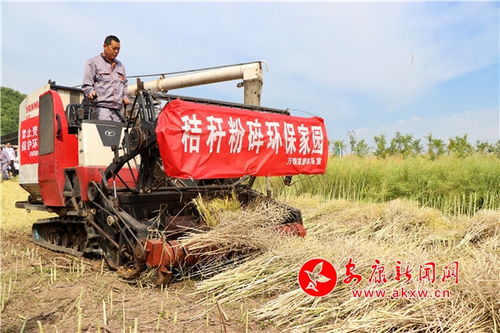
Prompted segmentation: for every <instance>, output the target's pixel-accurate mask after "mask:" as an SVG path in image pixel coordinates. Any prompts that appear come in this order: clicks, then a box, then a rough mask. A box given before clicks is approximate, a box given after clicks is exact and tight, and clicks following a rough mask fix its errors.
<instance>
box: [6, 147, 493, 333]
mask: <svg viewBox="0 0 500 333" xmlns="http://www.w3.org/2000/svg"><path fill="white" fill-rule="evenodd" d="M330 163H331V165H330V166H329V168H328V172H327V174H326V175H325V176H315V177H309V178H306V177H300V179H299V177H297V178H298V179H295V178H294V179H295V181H296V183H295V184H294V185H293V186H291V187H285V186H283V185H282V184H281V183H280V182H278V181H277V180H271V182H269V188H270V189H272V190H273V192H274V194H275V195H277V196H278V198H279V199H280V200H282V201H284V202H286V203H288V204H290V205H291V206H294V207H297V208H299V209H301V211H302V214H303V218H304V225H305V227H306V229H307V232H308V234H307V236H306V237H305V238H298V237H283V236H280V235H279V234H277V233H276V232H274V225H273V221H274V220H275V219H276V218H277V217H279V214H283V212H281V211H280V210H279V209H278V208H277V207H273V206H269V205H267V206H265V205H264V206H262V205H256V206H255V207H250V208H248V209H245V210H242V209H239V208H237V207H236V208H235V207H230V208H231V209H218V210H217V209H214V210H210V209H209V208H206V209H209V210H210V211H209V213H210V216H211V220H212V223H211V225H213V228H212V229H211V230H210V231H208V232H207V233H205V234H195V235H188V236H187V237H186V239H185V240H184V241H185V242H188V243H191V244H201V245H200V246H201V247H203V246H206V247H207V248H210V247H211V246H212V245H214V244H217V245H218V247H217V249H218V253H217V254H212V255H214V256H219V259H220V260H218V261H207V263H206V264H203V265H200V266H199V267H196V268H195V269H191V270H186V272H184V273H183V274H179V275H178V276H177V279H176V280H175V281H174V282H173V283H171V284H170V285H169V286H168V287H165V288H158V287H154V286H153V285H152V284H151V282H150V281H149V280H148V277H149V276H148V274H149V273H148V272H147V273H145V274H143V276H141V278H139V279H137V280H135V281H133V282H131V281H125V280H122V279H120V278H119V277H118V275H117V274H116V273H115V272H113V271H110V270H109V269H107V267H106V265H105V263H104V262H103V260H101V259H89V258H75V257H71V256H68V255H64V254H60V253H55V252H52V251H49V250H46V249H43V248H40V247H38V246H36V245H34V244H32V243H31V242H30V238H31V236H30V227H31V223H32V222H33V221H34V220H36V219H38V218H43V217H46V216H48V214H45V213H40V212H31V213H27V212H24V211H22V210H18V209H15V208H14V202H15V201H17V200H25V199H26V194H25V192H24V191H23V190H22V189H21V188H20V187H19V185H18V184H17V182H16V181H14V180H10V181H5V182H2V183H1V185H0V189H1V192H2V199H1V203H2V207H1V208H2V216H1V222H2V227H1V268H2V270H1V296H0V297H1V298H0V307H1V308H0V310H1V331H2V332H21V331H23V332H171V331H176V332H177V331H178V332H388V331H391V332H498V331H499V330H500V297H499V296H498V290H500V278H499V277H500V260H499V259H500V258H499V256H500V206H499V202H500V195H499V186H498V184H500V178H499V177H500V170H499V168H500V167H499V163H498V159H495V158H489V157H484V158H483V157H475V156H473V157H470V158H469V159H468V160H466V161H465V160H463V159H462V160H458V159H454V158H442V159H438V160H436V161H432V162H431V161H429V160H425V159H423V158H419V157H417V158H414V159H412V158H410V159H405V160H402V159H389V160H376V159H371V158H365V159H358V158H351V157H349V158H334V159H332V160H331V162H330ZM258 185H259V186H260V187H261V189H262V190H264V191H265V190H266V183H265V182H264V181H261V182H260V183H259V184H258ZM229 206H231V205H226V206H225V208H228V207H229ZM206 213H207V212H206ZM229 252H232V253H234V252H237V253H238V254H239V257H237V259H234V258H233V260H231V261H224V258H225V257H224V254H225V253H229ZM318 257H319V258H323V259H326V260H328V261H330V262H331V263H332V264H333V266H334V267H335V269H336V271H337V285H336V286H335V288H334V289H333V291H332V292H331V293H329V294H328V295H326V296H324V297H311V296H308V295H306V294H305V293H304V292H303V291H302V290H301V289H300V287H299V285H298V283H297V274H298V272H299V270H300V268H301V266H302V265H303V264H304V263H305V262H306V261H307V260H308V259H311V258H318ZM350 264H355V268H354V270H353V272H354V273H356V274H358V275H359V277H360V281H359V283H352V281H351V282H349V281H348V277H349V274H348V268H349V267H350ZM431 266H433V267H434V268H435V271H434V273H435V276H434V277H435V278H434V279H432V280H430V279H429V275H427V276H424V278H422V275H423V274H422V273H423V272H429V271H428V270H425V269H426V268H429V267H431ZM381 267H382V268H383V270H382V271H381V270H380V268H381ZM397 267H401V270H402V271H403V272H404V274H403V278H401V279H397V278H396V277H398V274H397ZM453 267H455V270H453V269H452V268H453ZM351 268H352V267H351ZM375 273H381V274H382V275H383V276H382V275H379V276H378V277H379V278H382V277H383V279H381V280H380V279H377V278H375V279H372V278H373V277H374V276H375V277H377V275H376V274H375ZM403 289H404V290H406V291H407V292H401V293H399V294H397V295H396V294H394V292H395V291H402V290H403Z"/></svg>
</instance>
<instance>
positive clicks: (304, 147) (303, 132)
mask: <svg viewBox="0 0 500 333" xmlns="http://www.w3.org/2000/svg"><path fill="white" fill-rule="evenodd" d="M298 132H299V134H300V147H299V153H300V154H302V155H306V154H309V153H310V152H311V147H309V128H307V127H306V126H304V124H300V126H299V128H298Z"/></svg>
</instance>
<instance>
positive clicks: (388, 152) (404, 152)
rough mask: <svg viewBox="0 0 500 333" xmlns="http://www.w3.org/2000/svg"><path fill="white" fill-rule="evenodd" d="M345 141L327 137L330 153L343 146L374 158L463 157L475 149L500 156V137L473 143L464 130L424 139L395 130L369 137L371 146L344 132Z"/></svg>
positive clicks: (343, 152) (337, 152)
mask: <svg viewBox="0 0 500 333" xmlns="http://www.w3.org/2000/svg"><path fill="white" fill-rule="evenodd" d="M348 141H349V142H348V143H347V144H346V143H344V141H342V140H335V141H330V151H331V152H332V154H333V155H337V156H342V155H346V148H349V151H350V153H351V154H352V155H356V156H360V157H365V156H368V155H374V156H376V157H378V158H386V157H388V156H399V157H402V158H407V157H411V156H419V155H427V156H428V157H429V158H430V159H432V160H434V159H436V158H438V157H440V156H444V155H452V156H456V157H467V156H470V155H472V154H475V153H479V154H490V155H496V156H497V157H500V140H498V141H497V142H496V143H489V142H486V141H481V140H477V141H476V143H475V144H472V143H470V142H469V138H468V135H467V134H464V135H462V136H458V135H457V136H454V137H452V138H449V139H448V141H445V140H442V139H439V138H435V137H434V136H432V134H428V135H427V136H425V141H422V140H421V139H417V138H414V137H413V135H411V134H405V135H403V134H401V133H400V132H396V134H395V136H394V137H393V138H391V139H388V138H387V137H386V136H385V135H384V134H380V135H376V136H374V137H373V141H374V143H375V146H374V147H370V146H368V143H367V142H366V140H364V139H361V140H358V139H357V138H356V137H355V135H354V134H353V133H349V134H348Z"/></svg>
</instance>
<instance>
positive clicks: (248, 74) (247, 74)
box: [127, 61, 263, 105]
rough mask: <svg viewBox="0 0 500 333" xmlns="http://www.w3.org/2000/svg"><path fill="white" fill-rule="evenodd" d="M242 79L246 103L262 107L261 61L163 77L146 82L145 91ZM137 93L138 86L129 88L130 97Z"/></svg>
mask: <svg viewBox="0 0 500 333" xmlns="http://www.w3.org/2000/svg"><path fill="white" fill-rule="evenodd" d="M240 79H242V80H243V87H244V89H245V97H244V103H245V104H251V105H260V95H261V90H262V83H263V81H262V80H263V79H262V62H261V61H256V62H251V63H246V64H239V65H232V66H222V67H215V68H210V69H202V70H199V71H195V72H194V73H189V74H182V75H177V76H171V77H162V78H160V79H158V80H153V81H148V82H144V83H143V87H144V89H145V90H150V91H152V92H158V91H161V92H166V91H168V90H173V89H179V88H187V87H193V86H199V85H203V84H209V83H216V82H223V81H231V80H240ZM136 92H137V84H133V85H130V86H128V90H127V94H128V95H135V93H136Z"/></svg>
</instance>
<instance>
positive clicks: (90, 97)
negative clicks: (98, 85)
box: [87, 91, 97, 100]
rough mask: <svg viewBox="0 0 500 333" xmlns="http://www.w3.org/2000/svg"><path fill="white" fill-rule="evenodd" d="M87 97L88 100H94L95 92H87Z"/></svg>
mask: <svg viewBox="0 0 500 333" xmlns="http://www.w3.org/2000/svg"><path fill="white" fill-rule="evenodd" d="M87 97H88V98H89V99H90V100H94V99H95V98H96V97H97V94H96V92H95V91H91V92H89V93H88V95H87Z"/></svg>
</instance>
